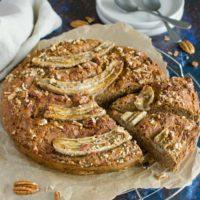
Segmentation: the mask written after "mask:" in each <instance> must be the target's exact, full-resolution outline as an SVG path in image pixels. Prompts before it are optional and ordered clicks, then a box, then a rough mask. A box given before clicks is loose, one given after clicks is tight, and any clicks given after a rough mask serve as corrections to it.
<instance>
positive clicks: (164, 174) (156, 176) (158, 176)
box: [154, 172, 169, 180]
mask: <svg viewBox="0 0 200 200" xmlns="http://www.w3.org/2000/svg"><path fill="white" fill-rule="evenodd" d="M154 177H155V178H156V179H157V180H162V179H166V178H168V177H169V176H168V175H167V174H166V172H161V173H157V174H154Z"/></svg>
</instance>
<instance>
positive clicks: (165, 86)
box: [151, 77, 199, 121]
mask: <svg viewBox="0 0 200 200" xmlns="http://www.w3.org/2000/svg"><path fill="white" fill-rule="evenodd" d="M152 87H153V89H154V91H155V92H156V98H155V103H154V104H153V105H152V108H151V109H152V110H154V111H163V110H166V111H168V112H172V113H176V114H178V115H183V116H186V117H187V118H190V119H194V120H196V121H198V120H199V100H198V95H197V93H196V91H195V89H194V85H193V81H192V79H191V78H181V77H172V78H171V79H169V80H166V81H163V82H162V83H154V84H153V86H152Z"/></svg>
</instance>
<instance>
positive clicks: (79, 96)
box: [2, 39, 199, 174]
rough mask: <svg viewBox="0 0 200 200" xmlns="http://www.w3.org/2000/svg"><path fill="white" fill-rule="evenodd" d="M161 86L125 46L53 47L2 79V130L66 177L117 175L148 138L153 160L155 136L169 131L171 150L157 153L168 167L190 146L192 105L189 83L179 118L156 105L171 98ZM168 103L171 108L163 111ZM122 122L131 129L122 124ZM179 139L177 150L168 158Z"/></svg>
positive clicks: (146, 62) (80, 42) (149, 66)
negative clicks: (112, 172)
mask: <svg viewBox="0 0 200 200" xmlns="http://www.w3.org/2000/svg"><path fill="white" fill-rule="evenodd" d="M168 81H169V80H168V78H167V76H166V75H165V73H164V72H163V71H162V69H161V68H160V67H159V66H158V65H157V64H156V63H154V62H153V61H152V60H151V59H150V58H149V57H148V56H147V55H146V54H145V53H143V52H140V51H137V50H135V49H132V48H130V47H122V46H116V45H115V44H114V43H113V42H110V41H99V40H93V39H77V40H71V41H62V42H58V43H56V44H53V45H51V46H50V47H48V48H46V49H42V50H34V51H33V52H31V53H30V54H29V55H28V56H27V57H26V58H25V59H24V60H23V61H22V62H21V63H20V64H19V65H18V66H17V67H16V68H15V69H14V70H13V71H12V72H11V73H10V74H9V75H8V76H7V77H6V79H5V81H4V83H3V93H2V94H3V95H2V116H3V125H4V128H5V130H6V131H7V132H8V133H9V135H10V136H11V138H12V139H13V140H14V142H15V144H16V146H17V147H18V148H19V150H20V151H21V152H23V153H24V154H26V155H27V156H29V157H30V158H32V159H34V160H35V161H37V162H39V163H41V164H44V165H46V166H48V167H51V168H54V169H57V170H61V171H63V172H67V173H73V174H94V173H104V172H111V171H118V170H122V169H126V168H128V167H131V166H134V165H137V164H140V163H141V162H142V161H143V153H142V150H141V148H140V146H139V145H138V144H137V142H138V143H139V144H140V145H141V147H142V148H145V147H146V146H147V145H148V144H146V143H148V141H150V140H151V143H152V144H151V145H152V149H154V150H152V151H155V153H157V155H158V156H160V155H161V151H158V149H160V150H161V149H164V148H165V147H164V146H165V144H163V145H164V146H162V145H161V142H160V140H161V138H162V137H168V134H169V133H170V134H171V132H173V131H174V132H175V133H174V138H176V139H175V140H174V139H173V142H169V143H170V144H169V145H168V144H167V145H166V146H170V151H168V149H167V150H165V153H164V154H165V156H166V157H167V158H170V159H169V162H168V164H166V165H165V166H167V167H171V168H174V167H175V166H177V165H178V164H177V163H179V160H182V158H183V157H184V154H185V152H189V151H190V150H191V149H193V147H194V143H195V139H196V135H197V132H198V128H197V126H196V122H194V121H193V118H195V120H197V116H198V109H199V107H198V99H197V97H196V96H195V95H196V94H195V92H193V89H192V86H191V84H192V83H191V81H189V80H185V81H183V80H182V79H180V82H181V81H182V82H183V85H184V87H185V89H184V90H183V91H182V93H181V92H180V98H182V97H185V98H186V99H185V102H184V103H183V104H181V103H180V105H182V107H181V106H179V107H180V113H175V112H174V110H175V109H176V105H175V104H174V103H173V102H171V100H169V99H168V101H167V102H169V104H167V103H166V101H164V100H163V95H164V94H165V93H163V94H162V92H163V91H164V90H166V92H167V93H168V90H169V93H170V94H172V93H173V92H171V90H170V89H169V88H170V86H168V85H167V83H168ZM159 84H165V86H162V85H161V86H160V85H159ZM174 84H175V85H176V81H174ZM188 84H189V85H188ZM179 89H180V88H178V87H177V88H176V90H179ZM188 90H190V91H188ZM156 91H157V92H156ZM175 92H176V93H177V91H175ZM121 97H122V98H121ZM170 98H172V99H173V98H174V96H173V94H172V95H171V96H170ZM130 99H131V100H130ZM115 100H116V102H115V103H114V104H113V106H112V109H111V110H112V111H109V109H108V107H109V105H110V104H111V103H113V101H115ZM120 101H121V102H122V103H117V102H120ZM133 102H135V103H133ZM187 102H190V105H189V103H187ZM170 103H171V104H170ZM163 105H168V107H166V108H165V110H166V111H165V112H162V111H160V110H161V108H162V107H164V106H163ZM173 105H174V108H175V109H168V108H169V107H172V106H173ZM177 105H179V104H177ZM189 108H190V109H189ZM108 112H109V114H110V115H108ZM133 113H134V116H137V117H136V118H135V117H134V116H133V115H132V114H133ZM157 113H159V114H157ZM154 115H156V117H155V116H154ZM158 116H161V117H160V118H159V117H158ZM188 116H192V117H191V119H188V118H189V117H188ZM129 117H131V118H130V119H131V122H132V125H133V126H131V129H130V128H129V127H128V125H127V123H125V122H126V120H122V119H129ZM154 118H155V119H154ZM168 119H173V120H176V121H177V124H174V125H172V124H171V123H168ZM120 120H121V121H120ZM143 120H147V121H148V120H150V121H151V120H152V121H156V122H157V123H158V124H161V125H160V126H159V128H158V129H156V130H154V128H155V127H154V126H152V127H151V126H150V125H149V126H148V127H147V128H145V129H144V127H143V126H142V121H143ZM116 122H118V123H119V124H120V125H121V126H120V125H118V124H117V123H116ZM121 122H122V123H121ZM145 123H146V122H145ZM186 123H188V125H190V126H189V129H187V127H186V126H185V124H186ZM132 127H134V128H133V129H132ZM124 128H126V129H127V130H128V131H130V133H131V134H130V133H129V132H128V131H127V130H125V129H124ZM136 129H137V131H136ZM180 130H184V131H183V132H184V133H183V132H181V131H180ZM146 131H147V132H148V134H149V135H148V137H145V135H146V134H147V133H146ZM134 133H136V134H134ZM137 133H139V134H137ZM139 135H140V136H141V137H138V136H139ZM163 135H164V136H163ZM170 137H171V136H170ZM183 138H184V144H181V145H182V146H181V147H182V148H183V149H184V151H183V150H182V149H181V151H180V152H179V153H177V155H174V154H173V156H172V153H173V150H174V148H176V147H177V145H178V146H180V145H179V142H180V140H181V139H183ZM145 142H146V143H145ZM143 144H144V145H143ZM159 145H160V146H159ZM158 146H159V148H158ZM150 152H151V151H150ZM152 153H153V152H152Z"/></svg>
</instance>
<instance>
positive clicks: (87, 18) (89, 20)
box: [85, 16, 95, 24]
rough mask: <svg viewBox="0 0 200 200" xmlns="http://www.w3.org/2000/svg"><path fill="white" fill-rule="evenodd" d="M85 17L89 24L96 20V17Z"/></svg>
mask: <svg viewBox="0 0 200 200" xmlns="http://www.w3.org/2000/svg"><path fill="white" fill-rule="evenodd" d="M85 19H86V21H87V22H88V23H89V24H91V23H93V22H94V21H95V18H94V17H89V16H86V17H85Z"/></svg>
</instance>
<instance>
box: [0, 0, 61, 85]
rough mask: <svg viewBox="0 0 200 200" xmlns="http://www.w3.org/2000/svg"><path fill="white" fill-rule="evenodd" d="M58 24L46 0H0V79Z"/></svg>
mask: <svg viewBox="0 0 200 200" xmlns="http://www.w3.org/2000/svg"><path fill="white" fill-rule="evenodd" d="M61 24H62V20H61V18H60V17H59V16H58V15H57V14H56V13H55V11H54V10H53V9H52V7H51V5H50V4H49V2H48V1H47V0H2V1H0V30H1V32H0V81H1V80H3V79H4V78H5V76H6V75H7V74H8V73H9V72H10V71H11V70H12V69H13V68H14V67H15V66H16V65H17V64H18V63H19V62H20V61H21V60H22V59H24V57H25V56H26V55H27V54H28V53H29V52H30V51H31V50H32V49H33V48H34V47H35V46H36V44H37V43H38V41H39V40H40V39H41V38H42V37H44V36H46V35H47V34H49V33H51V32H52V31H53V30H55V29H57V28H58V27H59V26H60V25H61Z"/></svg>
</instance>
